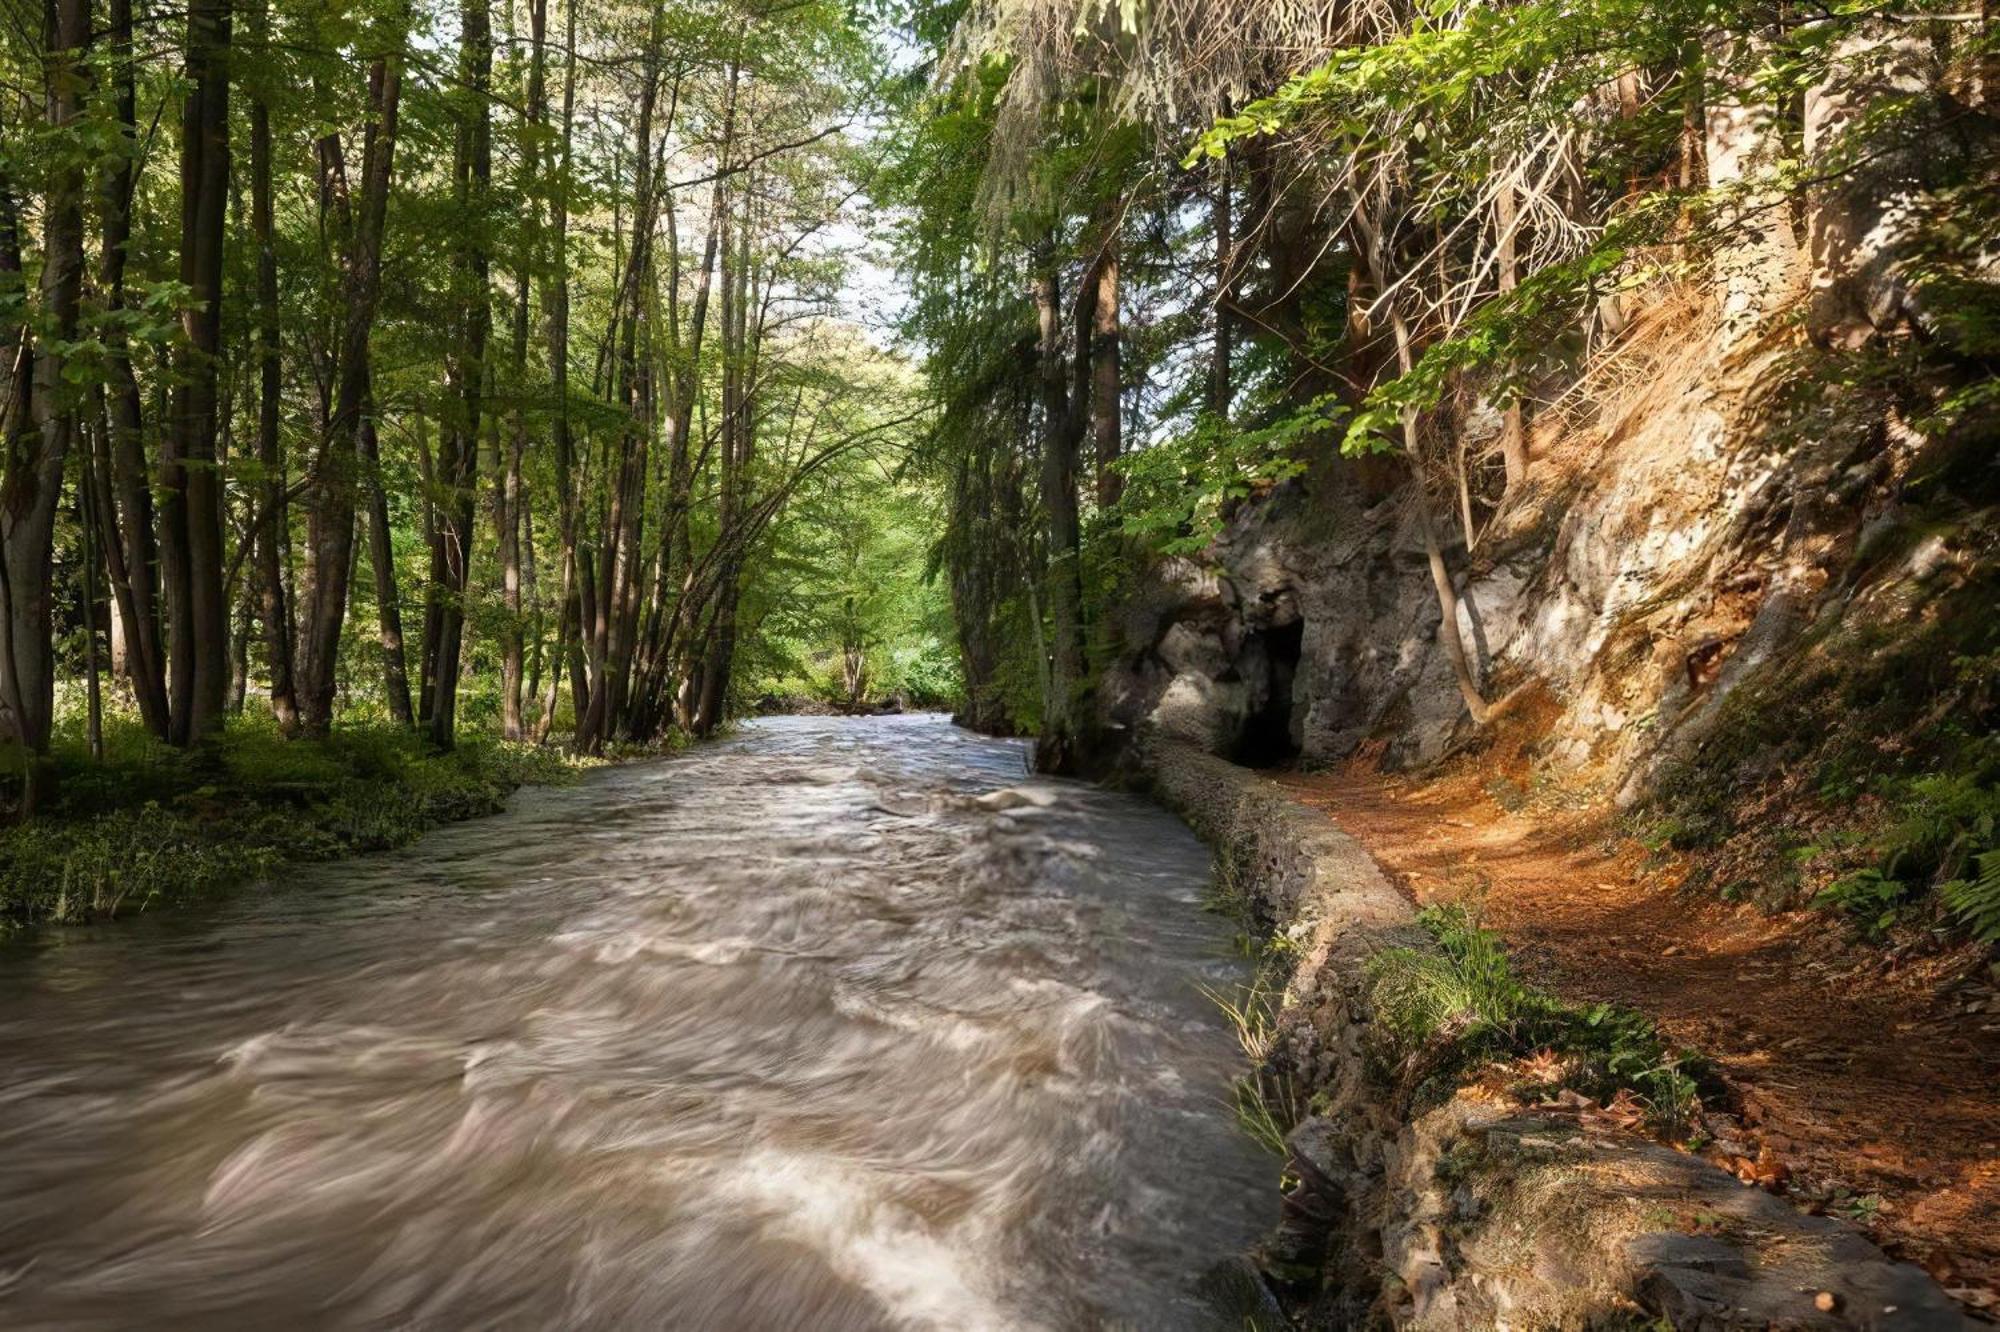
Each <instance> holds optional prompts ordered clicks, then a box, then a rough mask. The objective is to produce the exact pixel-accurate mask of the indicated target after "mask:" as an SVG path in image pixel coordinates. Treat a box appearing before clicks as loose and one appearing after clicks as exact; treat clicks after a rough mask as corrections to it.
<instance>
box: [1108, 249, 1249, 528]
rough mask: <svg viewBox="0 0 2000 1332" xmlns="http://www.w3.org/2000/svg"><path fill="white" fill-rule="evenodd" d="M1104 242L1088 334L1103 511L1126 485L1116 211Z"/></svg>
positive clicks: (1111, 504)
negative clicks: (1122, 446) (1121, 460)
mask: <svg viewBox="0 0 2000 1332" xmlns="http://www.w3.org/2000/svg"><path fill="white" fill-rule="evenodd" d="M1103 243H1104V253H1103V254H1101V255H1100V256H1099V257H1098V260H1097V308H1096V310H1095V312H1094V318H1093V319H1092V321H1091V333H1090V378H1091V394H1090V433H1091V440H1092V442H1093V444H1094V445H1095V450H1096V453H1097V507H1098V509H1099V510H1100V511H1101V512H1109V511H1110V510H1111V509H1112V508H1114V507H1115V506H1116V505H1117V503H1118V497H1119V496H1120V495H1121V494H1122V493H1123V492H1124V488H1125V478H1124V477H1122V476H1120V475H1119V473H1118V455H1119V452H1120V439H1119V433H1120V429H1121V427H1122V424H1123V410H1122V408H1123V402H1122V389H1123V377H1122V375H1121V374H1120V368H1119V357H1118V351H1119V348H1118V338H1119V328H1118V251H1119V249H1120V240H1119V236H1118V220H1117V214H1116V213H1115V212H1114V213H1113V214H1112V220H1111V222H1110V224H1109V226H1108V227H1107V229H1106V232H1105V236H1104V242H1103ZM1217 313H1218V315H1219V314H1220V312H1219V311H1218V312H1217Z"/></svg>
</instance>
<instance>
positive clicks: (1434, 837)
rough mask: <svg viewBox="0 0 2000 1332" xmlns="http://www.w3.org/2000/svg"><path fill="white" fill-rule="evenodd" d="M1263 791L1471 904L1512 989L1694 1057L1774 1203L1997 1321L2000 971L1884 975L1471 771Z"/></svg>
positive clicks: (1441, 897) (1850, 952)
mask: <svg viewBox="0 0 2000 1332" xmlns="http://www.w3.org/2000/svg"><path fill="white" fill-rule="evenodd" d="M1278 778H1279V780H1280V781H1281V782H1283V783H1284V784H1285V785H1286V786H1288V787H1289V788H1290V789H1291V790H1292V791H1293V792H1294V794H1295V795H1296V796H1297V798H1298V799H1299V800H1300V801H1302V802H1303V803H1305V804H1307V805H1309V806H1311V807H1312V808H1315V809H1318V810H1321V811H1323V812H1325V813H1326V814H1327V815H1328V816H1329V817H1331V818H1332V819H1333V820H1334V821H1335V822H1336V823H1337V824H1338V825H1339V826H1340V827H1341V828H1343V829H1344V830H1346V831H1347V832H1348V833H1349V834H1350V835H1352V836H1353V837H1354V838H1356V839H1357V840H1358V841H1360V842H1361V843H1362V844H1363V845H1364V846H1365V847H1366V848H1367V849H1368V850H1369V852H1370V853H1371V854H1372V855H1373V856H1374V858H1375V859H1376V861H1377V862H1378V863H1379V864H1380V865H1381V866H1382V867H1383V869H1384V870H1385V871H1386V872H1387V873H1388V874H1389V875H1390V877H1391V878H1392V879H1394V880H1395V881H1396V882H1397V883H1398V884H1399V885H1400V886H1401V887H1402V888H1403V890H1404V891H1405V892H1407V893H1408V894H1409V895H1410V896H1411V897H1412V898H1413V899H1414V900H1416V901H1417V902H1419V903H1426V902H1433V901H1462V900H1465V899H1466V898H1468V897H1472V898H1474V899H1476V900H1478V901H1480V902H1482V903H1483V908H1482V912H1483V918H1484V923H1485V924H1487V925H1489V926H1490V927H1492V928H1494V929H1496V930H1498V931H1499V932H1500V933H1501V934H1502V935H1503V936H1504V937H1505V939H1506V940H1507V943H1508V945H1509V947H1510V948H1511V949H1512V950H1513V952H1514V954H1515V956H1516V958H1517V960H1518V963H1519V967H1520V970H1521V971H1522V972H1523V974H1524V975H1525V976H1526V977H1527V978H1529V979H1531V980H1533V981H1535V982H1537V983H1539V984H1541V985H1542V986H1544V987H1546V988H1548V989H1550V990H1552V991H1555V992H1556V993H1558V994H1560V995H1563V996H1565V997H1568V998H1572V999H1578V1000H1586V1001H1601V1002H1613V1003H1619V1004H1624V1005H1626V1006H1628V1007H1631V1008H1633V1009H1636V1010H1638V1011H1640V1012H1642V1013H1645V1014H1646V1015H1648V1016H1649V1017H1651V1018H1653V1019H1654V1020H1655V1021H1656V1022H1658V1023H1659V1025H1660V1026H1661V1028H1662V1029H1663V1030H1664V1031H1665V1032H1666V1033H1667V1034H1668V1036H1669V1037H1670V1038H1672V1039H1673V1040H1674V1041H1676V1042H1678V1043H1680V1044H1681V1045H1683V1046H1686V1047H1688V1048H1690V1049H1693V1050H1696V1051H1698V1052H1700V1053H1701V1054H1703V1055H1705V1056H1706V1057H1707V1058H1708V1059H1709V1060H1711V1061H1712V1062H1713V1063H1714V1064H1715V1065H1716V1067H1717V1069H1718V1071H1719V1073H1720V1074H1721V1076H1722V1078H1723V1080H1724V1081H1725V1082H1727V1083H1728V1084H1729V1086H1730V1088H1731V1090H1732V1091H1733V1092H1734V1094H1735V1095H1736V1097H1737V1098H1738V1101H1739V1105H1738V1107H1737V1109H1738V1110H1739V1112H1740V1115H1741V1119H1742V1123H1743V1126H1744V1134H1745V1136H1746V1137H1748V1138H1749V1139H1750V1141H1749V1142H1747V1143H1745V1144H1744V1146H1745V1147H1747V1149H1748V1153H1747V1154H1748V1155H1749V1156H1752V1157H1755V1156H1757V1155H1759V1154H1760V1153H1762V1154H1764V1155H1765V1157H1766V1159H1767V1160H1768V1159H1770V1158H1772V1157H1775V1159H1776V1160H1777V1161H1778V1162H1779V1163H1781V1164H1782V1167H1783V1170H1782V1171H1781V1172H1779V1173H1782V1174H1783V1175H1785V1176H1786V1178H1785V1179H1784V1181H1783V1182H1782V1183H1776V1184H1774V1185H1773V1187H1776V1188H1778V1189H1779V1190H1781V1191H1782V1192H1785V1193H1786V1194H1788V1195H1789V1196H1791V1197H1793V1198H1794V1200H1796V1201H1798V1202H1799V1203H1801V1204H1802V1205H1804V1206H1806V1207H1808V1208H1810V1209H1812V1210H1816V1211H1824V1212H1828V1213H1830V1214H1834V1215H1840V1216H1845V1217H1847V1218H1849V1219H1852V1220H1854V1221H1856V1222H1859V1223H1860V1224H1862V1225H1864V1226H1865V1227H1866V1228H1867V1229H1868V1230H1869V1232H1870V1233H1871V1234H1872V1235H1873V1236H1874V1238H1875V1239H1876V1240H1877V1241H1878V1242H1879V1243H1881V1244H1882V1245H1883V1246H1884V1247H1885V1248H1886V1249H1887V1250H1888V1251H1890V1252H1891V1253H1893V1254H1895V1255H1897V1256H1899V1257H1903V1258H1907V1259H1909V1260H1911V1261H1914V1262H1917V1263H1919V1264H1921V1265H1922V1266H1924V1267H1925V1268H1926V1269H1928V1270H1929V1271H1930V1272H1931V1273H1932V1274H1933V1275H1934V1276H1936V1277H1937V1278H1938V1279H1939V1281H1940V1283H1941V1284H1942V1285H1944V1286H1945V1287H1946V1288H1947V1289H1950V1290H1952V1291H1953V1293H1954V1294H1956V1295H1957V1296H1958V1297H1959V1298H1960V1299H1962V1300H1964V1301H1965V1302H1966V1304H1967V1305H1968V1306H1969V1307H1971V1308H1974V1309H1979V1310H1982V1311H1984V1312H1987V1313H1988V1314H1989V1315H1990V1314H1993V1313H1995V1312H1997V1311H2000V968H1991V969H1982V970H1981V971H1980V972H1979V973H1977V974H1976V975H1974V976H1973V977H1972V978H1971V979H1970V980H1968V979H1967V978H1965V977H1964V976H1963V975H1962V974H1961V975H1949V974H1947V973H1943V972H1932V973H1926V972H1924V971H1923V967H1922V964H1921V963H1916V964H1909V965H1906V966H1903V967H1900V968H1898V967H1896V966H1895V964H1893V963H1892V961H1891V959H1890V958H1889V956H1888V955H1886V954H1885V953H1884V952H1883V951H1882V950H1881V949H1879V948H1875V947H1872V946H1869V945H1866V944H1861V943H1856V942H1852V941H1850V940H1848V939H1846V938H1844V937H1843V931H1842V930H1840V929H1839V928H1836V927H1832V926H1831V925H1830V922H1829V919H1828V917H1827V916H1826V915H1824V914H1822V913H1819V912H1814V911H1800V912H1791V913H1787V914H1779V915H1769V914H1766V913H1765V912H1764V911H1762V910H1761V909H1759V908H1757V907H1754V906H1750V905H1747V904H1731V903H1728V902H1724V901H1720V900H1717V899H1715V898H1714V897H1712V896H1709V895H1707V894H1702V893H1696V892H1692V891H1687V890H1684V889H1683V887H1682V879H1683V877H1684V875H1685V872H1686V869H1687V866H1686V864H1685V863H1684V862H1682V861H1680V860H1679V859H1678V858H1674V857H1666V856H1662V855H1660V854H1658V853H1654V852H1650V851H1648V850H1647V849H1646V848H1645V847H1643V846H1641V845H1639V844H1638V843H1637V842H1636V841H1634V840H1633V839H1632V838H1630V837H1628V836H1623V835H1621V833H1620V832H1619V830H1618V829H1617V827H1616V826H1615V824H1614V823H1613V822H1612V821H1611V820H1609V819H1608V818H1607V817H1606V816H1605V814H1604V812H1603V811H1602V810H1596V811H1593V810H1590V809H1569V810H1554V811H1552V810H1546V809H1526V808H1523V809H1517V810H1509V809H1507V808H1503V807H1502V805H1501V804H1500V803H1499V802H1498V801H1496V800H1495V799H1494V797H1493V795H1492V794H1491V793H1490V778H1491V774H1489V773H1487V772H1484V771H1482V770H1481V768H1480V766H1479V765H1477V764H1474V765H1468V766H1465V767H1462V768H1460V769H1458V770H1456V771H1452V772H1448V773H1446V774H1444V775H1441V776H1431V777H1428V778H1426V779H1413V778H1409V777H1399V776H1392V775H1389V774H1385V773H1381V772H1379V771H1376V770H1374V768H1373V767H1372V765H1370V764H1369V763H1367V762H1365V761H1356V762H1353V763H1350V764H1348V765H1346V766H1344V767H1342V768H1339V769H1336V770H1333V771H1328V772H1320V773H1313V774H1279V775H1278ZM1961 970H1962V969H1961ZM1892 972H1898V973H1900V974H1892ZM1709 1151H1710V1154H1715V1152H1716V1149H1715V1148H1713V1147H1711V1148H1710V1149H1709ZM1721 1163H1722V1164H1724V1165H1725V1166H1727V1165H1731V1164H1739V1165H1740V1164H1741V1162H1734V1163H1733V1162H1731V1161H1728V1160H1724V1161H1722V1162H1721ZM1760 1173H1765V1172H1760Z"/></svg>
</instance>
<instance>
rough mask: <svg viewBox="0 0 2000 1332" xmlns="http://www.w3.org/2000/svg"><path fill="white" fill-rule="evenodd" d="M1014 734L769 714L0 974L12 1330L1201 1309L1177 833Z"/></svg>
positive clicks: (1199, 974)
mask: <svg viewBox="0 0 2000 1332" xmlns="http://www.w3.org/2000/svg"><path fill="white" fill-rule="evenodd" d="M1024 752H1025V751H1024V749H1023V748H1022V747H1021V746H1020V745H1018V744H1015V743H1010V742H1005V741H994V740H987V739H982V738H979V737H976V736H972V735H969V734H967V733H965V732H963V731H959V730H956V729H954V728H952V727H951V726H949V725H948V724H947V723H946V722H945V721H944V720H943V719H941V718H935V717H900V718H874V719H866V720H837V719H817V718H773V719H768V720H762V721H756V722H751V723H748V724H746V725H745V726H743V727H742V728H741V730H740V731H739V732H738V733H737V734H735V735H733V736H731V737H730V738H728V739H726V740H723V741H721V742H718V743H716V744H712V745H708V746H705V747H702V748H700V749H697V750H694V751H692V752H690V753H688V754H685V755H682V756H680V757H677V758H674V759H671V760H666V761H662V762H657V763H644V764H637V765H632V766H628V767H624V768H617V769H610V770H605V771H601V772H598V773H594V774H592V775H591V776H589V777H588V778H586V779H585V780H584V781H583V782H582V783H581V784H580V785H578V786H575V787H572V788H563V789H558V790H534V791H528V792H524V793H522V794H521V795H520V796H518V797H517V798H516V800H515V801H514V803H513V805H512V807H511V808H510V809H509V811H508V812H507V813H505V814H503V815H500V816H498V817H496V818H492V819H487V820H482V821H479V822H475V823H467V824H461V825H458V826H455V827H452V828H447V829H443V830H441V831H439V832H436V833H434V834H432V835H431V836H429V837H427V838H425V839H424V840H423V841H422V842H420V843H418V844H417V845H415V846H413V847H411V848H408V849H406V850H403V851H399V852H394V853H390V854H385V855H378V856H371V857H365V858H362V859H359V860H351V861H347V862H342V863H337V864H330V865H323V866H314V867H310V868H304V869H295V870H289V871H287V872H286V873H285V874H284V875H283V876H282V879H281V881H280V882H276V883H272V884H269V885H264V886H260V887H257V888H253V889H246V890H244V891H241V892H238V893H235V894H231V895H228V896H226V897H224V898H222V899H219V900H217V901H215V902H212V903H210V904H207V905H204V906H200V907H196V908H193V909H188V910H184V911H181V912H178V913H172V914H167V915H162V916H159V917H154V918H142V919H140V920H137V921H133V922H125V923H120V924H116V925H112V926H107V927H102V928H87V929H76V930H63V931H49V932H45V933H44V934H42V935H40V936H39V937H37V938H35V939H31V940H28V941H26V942H20V943H16V944H13V945H9V946H7V947H5V948H0V1052H4V1054H0V1060H4V1063H0V1068H4V1073H5V1084H4V1086H0V1326H5V1327H14V1328H18V1327H75V1328H94V1327H106V1328H109V1327H202V1328H219V1327H246V1328H294V1327H367V1328H375V1327H427V1328H458V1327H563V1328H571V1327H651V1328H667V1327H673V1328H811V1329H843V1328H877V1327H910V1328H949V1329H979V1328H1038V1327H1046V1328H1085V1327H1105V1326H1110V1327H1134V1328H1146V1329H1153V1328H1178V1327H1191V1328H1192V1327H1207V1326H1221V1325H1228V1321H1227V1320H1226V1319H1224V1318H1223V1317H1222V1316H1221V1315H1219V1314H1218V1313H1216V1312H1214V1311H1212V1310H1210V1309H1209V1308H1208V1307H1207V1306H1206V1305H1204V1304H1203V1303H1202V1301H1201V1300H1200V1299H1199V1298H1198V1296H1197V1294H1196V1285H1197V1281H1198V1278H1199V1277H1200V1276H1201V1274H1202V1273H1203V1271H1204V1270H1205V1269H1206V1268H1207V1267H1208V1266H1209V1265H1210V1264H1212V1263H1214V1262H1215V1261H1217V1260H1218V1259H1221V1258H1224V1257H1226V1256H1227V1255H1229V1254H1231V1253H1234V1252H1237V1251H1240V1250H1241V1249H1243V1248H1244V1247H1245V1246H1246V1245H1248V1244H1249V1243H1250V1242H1251V1241H1252V1240H1253V1239H1254V1238H1255V1237H1256V1235H1257V1233H1258V1231H1259V1230H1260V1229H1261V1228H1262V1226H1263V1224H1264V1223H1265V1222H1267V1221H1268V1220H1269V1219H1270V1216H1269V1209H1270V1200H1271V1198H1272V1197H1273V1196H1274V1195H1273V1192H1272V1188H1271V1186H1272V1184H1273V1183H1274V1180H1275V1173H1276V1170H1275V1162H1274V1161H1273V1160H1272V1159H1271V1158H1269V1157H1267V1156H1264V1155H1262V1154H1261V1153H1260V1152H1259V1151H1258V1150H1257V1148H1256V1147H1255V1146H1254V1145H1253V1144H1252V1143H1251V1142H1250V1141H1249V1139H1248V1138H1246V1137H1245V1136H1244V1135H1243V1134H1242V1133H1241V1131H1240V1130H1239V1129H1238V1128H1237V1127H1236V1125H1235V1123H1234V1120H1233V1116H1232V1114H1231V1111H1230V1109H1229V1105H1228V1097H1227V1091H1228V1083H1229V1079H1230V1077H1231V1076H1232V1075H1233V1074H1234V1073H1236V1072H1238V1071H1240V1069H1241V1066H1242V1057H1241V1056H1240V1054H1239V1053H1238V1052H1237V1051H1236V1049H1235V1048H1234V1044H1233V1042H1232V1040H1231V1038H1230V1035H1229V1033H1228V1031H1227V1030H1226V1027H1225V1024H1224V1022H1223V1020H1222V1017H1221V1014H1220V1013H1219V1012H1218V1011H1217V1009H1216V1008H1215V1006H1214V1004H1213V1003H1212V1002H1211V1001H1210V1000H1209V999H1208V998H1207V997H1205V995H1204V994H1203V992H1202V991H1203V988H1204V987H1207V988H1211V989H1214V988H1220V989H1227V988H1229V987H1231V986H1234V985H1237V984H1239V983H1241V981H1242V979H1243V973H1242V964H1241V963H1240V962H1239V961H1236V960H1233V959H1232V958H1231V956H1230V953H1229V950H1228V947H1227V942H1228V931H1227V928H1226V926H1225V925H1224V924H1223V923H1222V922H1221V921H1219V920H1217V919H1216V918H1215V917H1213V916H1211V915H1208V914H1205V913H1203V912H1202V911H1201V909H1200V903H1201V899H1202V896H1203V893H1204V891H1205V889H1206V885H1207V882H1208V873H1209V869H1208V857H1207V854H1206V853H1205V852H1204V851H1203V850H1202V848H1201V847H1200V845H1199V844H1198V843H1197V842H1196V841H1195V840H1194V839H1193V837H1192V836H1191V835H1190V834H1189V833H1188V832H1187V831H1186V829H1185V828H1183V827H1182V826H1181V825H1180V824H1179V823H1178V822H1177V821H1175V820H1174V819H1173V818H1172V817H1170V816H1168V815H1167V814H1165V813H1163V812H1161V811H1159V810H1158V809H1156V808H1154V807H1152V806H1151V805H1149V804H1147V803H1146V802H1144V801H1142V800H1140V799H1137V798H1135V797H1132V796H1128V795H1122V794H1117V793H1112V792H1106V791H1101V790H1097V789H1093V788H1090V787H1087V786H1083V785H1080V784H1073V783H1065V782H1047V781H1039V780H1034V779H1031V778H1030V777H1029V776H1028V775H1027V773H1026V770H1025V766H1024V762H1023V758H1024ZM995 792H1005V794H999V795H995V794H992V793H995ZM981 797H984V798H983V799H982V798H981Z"/></svg>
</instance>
